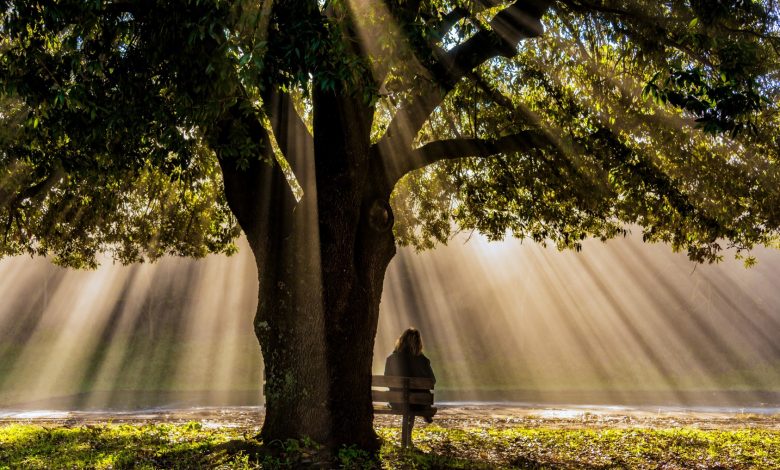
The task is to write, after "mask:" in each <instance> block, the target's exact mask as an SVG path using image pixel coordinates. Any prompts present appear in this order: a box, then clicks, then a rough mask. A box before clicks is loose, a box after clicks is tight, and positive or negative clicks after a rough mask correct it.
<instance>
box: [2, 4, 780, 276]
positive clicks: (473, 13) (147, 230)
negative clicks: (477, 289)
mask: <svg viewBox="0 0 780 470" xmlns="http://www.w3.org/2000/svg"><path fill="white" fill-rule="evenodd" d="M277 3H279V2H277ZM521 3H522V2H521ZM266 5H273V2H244V1H239V2H227V1H223V0H208V1H201V0H198V1H195V0H180V1H176V2H156V1H149V2H135V3H133V4H132V5H131V4H130V3H128V2H102V1H97V2H76V1H67V2H49V1H35V2H12V1H3V2H0V31H2V37H1V38H0V100H2V106H3V107H2V109H3V111H2V112H0V178H1V179H0V199H2V201H4V202H3V204H2V206H0V229H1V230H2V234H3V238H2V240H3V241H2V243H1V244H0V255H11V254H18V253H24V252H26V253H30V254H39V255H45V254H53V255H55V256H56V260H57V261H58V262H59V263H61V264H64V265H71V266H94V265H95V263H96V256H97V254H98V253H99V252H102V251H108V252H110V253H111V254H112V255H113V257H114V258H116V259H118V260H120V261H122V262H134V261H138V260H142V259H152V260H153V259H156V258H158V257H159V256H161V255H163V254H166V253H172V254H179V255H188V256H203V255H204V254H205V253H207V252H231V251H232V250H234V246H233V245H232V240H233V239H234V238H235V237H236V236H237V234H238V230H237V227H236V222H235V220H234V218H233V216H232V215H231V213H230V210H229V209H228V207H227V202H226V199H225V195H224V194H223V191H222V181H221V175H220V172H219V171H218V166H217V163H216V159H215V155H219V156H220V158H222V159H224V160H226V161H231V163H230V165H234V166H238V167H240V168H246V167H247V166H248V165H250V164H251V163H252V162H253V161H256V160H258V159H264V160H266V162H269V163H273V162H271V158H270V157H268V154H269V153H268V152H267V151H266V150H267V147H269V146H271V144H270V143H269V142H266V139H265V138H264V137H262V136H258V135H255V134H253V133H252V132H251V129H250V128H248V127H246V126H243V125H231V127H230V131H229V133H228V134H229V135H228V136H227V137H225V136H224V135H223V136H222V137H221V138H216V137H215V135H216V134H219V132H217V131H218V130H219V129H222V127H220V126H222V121H224V119H225V116H226V115H230V114H231V113H233V115H235V113H238V114H240V115H241V116H244V117H246V116H249V115H255V114H257V115H260V116H262V115H263V114H264V113H268V112H269V108H268V107H267V106H265V107H264V105H267V103H266V102H265V101H264V97H267V96H268V95H269V94H272V93H282V94H287V95H289V96H291V97H293V98H294V99H295V101H296V107H297V109H298V110H299V111H300V112H301V113H302V114H303V115H304V118H305V119H307V120H310V118H311V115H312V114H313V111H312V110H313V108H314V101H313V99H312V92H313V91H317V90H320V91H327V92H332V93H337V94H344V95H349V96H357V97H359V99H361V100H362V101H363V102H364V103H365V104H366V105H367V106H369V107H370V108H375V113H374V122H373V131H372V136H373V139H374V141H375V143H381V140H382V138H383V137H384V132H385V131H386V130H387V129H389V128H392V127H393V126H392V121H393V120H394V119H395V118H397V117H398V116H400V115H403V114H404V112H405V110H408V109H411V108H409V106H411V105H412V104H413V103H415V101H416V100H418V99H419V98H420V96H421V95H425V94H426V93H431V92H432V90H433V92H434V94H435V93H440V92H444V94H447V97H446V100H445V101H444V102H443V103H441V105H440V106H438V107H435V108H434V109H435V111H433V114H432V115H431V116H430V119H427V121H425V120H423V122H425V125H424V126H423V128H422V129H421V130H420V132H419V133H417V132H416V131H413V132H414V134H415V135H413V136H412V137H413V140H414V145H416V146H417V148H418V149H419V148H420V147H421V146H424V145H425V144H426V143H430V142H435V141H438V140H441V139H459V140H461V141H462V140H463V139H467V138H471V139H481V140H482V141H490V140H491V139H499V138H502V137H507V136H510V135H513V134H514V133H518V132H528V131H534V132H540V133H541V135H544V136H545V140H546V143H545V145H541V146H536V148H533V149H531V150H526V151H521V152H518V151H517V150H506V151H502V150H501V149H500V148H499V149H497V150H496V151H497V152H498V153H499V154H500V155H501V157H500V158H484V157H485V156H489V155H480V158H475V159H469V160H458V161H444V162H439V163H437V164H435V165H432V166H429V167H427V168H425V169H423V170H420V171H419V172H418V173H417V174H413V175H410V176H409V177H407V178H406V179H404V180H403V181H402V183H401V184H400V185H399V187H398V188H397V189H396V192H395V198H394V201H393V206H394V209H395V212H396V222H397V223H396V233H397V236H398V238H399V240H400V241H401V243H405V244H413V245H415V246H417V247H418V248H427V247H430V246H433V244H434V243H436V242H446V241H447V240H448V238H449V237H450V236H451V234H452V232H453V231H457V230H479V231H481V232H483V233H485V234H487V235H488V236H489V237H491V238H494V239H497V238H502V237H504V236H505V235H507V234H512V235H513V236H517V237H520V238H531V239H533V240H536V241H540V242H543V243H544V242H548V241H550V242H553V243H555V244H556V245H557V246H559V247H561V248H566V247H568V248H575V249H578V248H579V247H580V246H581V245H580V240H581V239H582V238H584V237H587V236H595V237H599V238H602V239H604V238H610V237H614V236H616V235H619V234H622V233H624V230H625V229H624V227H625V226H626V224H636V225H639V226H642V227H643V228H644V234H645V238H646V239H647V240H650V241H665V242H669V243H671V244H672V246H673V248H674V249H679V250H687V251H688V254H689V256H690V257H691V258H692V259H694V260H697V261H716V260H718V259H720V256H721V255H720V252H721V250H722V249H723V248H724V247H735V248H736V249H737V250H738V255H740V256H741V254H740V252H741V251H743V250H749V249H750V248H751V247H753V246H754V245H756V244H771V243H772V242H773V240H775V238H776V236H777V227H778V226H780V215H779V214H778V211H777V210H776V208H777V207H779V206H780V200H778V194H777V191H776V188H777V187H778V186H779V185H778V184H777V179H778V170H777V161H778V154H777V149H778V145H777V133H776V129H777V126H778V124H779V123H778V116H779V115H780V114H779V113H777V106H778V86H777V84H778V80H777V71H778V53H777V51H778V47H780V38H778V35H777V31H778V23H777V21H778V18H777V11H776V6H775V4H774V2H772V1H768V0H755V1H744V0H728V1H719V2H716V3H715V6H716V7H713V5H712V2H702V1H698V0H695V1H694V0H691V1H687V0H686V1H683V0H676V1H671V2H661V3H659V2H651V1H640V2H624V1H619V0H604V1H589V0H558V1H555V2H552V9H551V10H550V11H549V12H548V14H547V15H546V16H545V17H544V18H543V24H544V26H545V28H546V31H545V33H544V34H543V35H542V36H541V37H540V38H537V39H534V40H533V41H530V40H529V41H525V42H522V43H520V49H519V51H518V50H517V49H516V45H515V44H509V45H506V44H503V45H501V46H500V47H499V45H497V43H496V42H495V41H497V40H499V39H497V38H496V34H492V35H491V34H489V33H491V29H495V28H497V27H498V26H496V25H494V24H493V22H494V21H496V18H498V16H500V14H499V12H501V11H502V9H504V8H507V9H508V8H510V7H512V8H514V7H515V6H516V5H514V4H512V5H510V2H501V1H499V2H484V1H461V0H452V1H449V0H426V1H396V0H388V1H386V2H383V3H382V4H381V5H380V6H365V5H363V4H359V3H355V2H349V1H344V0H339V1H335V0H334V1H329V2H315V1H291V2H284V7H278V6H277V7H273V8H272V9H270V10H266ZM361 5H362V6H361ZM507 11H508V10H507ZM496 24H498V23H496ZM494 32H495V31H493V33H494ZM483 36H484V37H488V38H489V41H488V42H487V43H485V44H486V45H485V47H488V46H489V47H490V48H493V49H495V51H496V53H495V54H492V55H491V57H489V58H486V60H484V61H483V62H481V63H479V64H477V65H476V67H474V69H473V70H465V71H458V72H457V73H456V77H455V78H452V72H453V70H452V69H453V67H450V66H447V65H446V64H447V61H446V60H448V59H446V54H448V53H449V52H451V51H455V50H457V49H458V48H459V47H461V46H468V44H469V41H470V40H471V39H474V38H477V37H479V38H481V37H483ZM345 38H348V40H345ZM357 42H360V43H361V44H360V45H359V46H357V45H356V44H355V43H357ZM509 46H511V47H509ZM507 47H508V48H507ZM483 50H484V48H483ZM448 67H449V68H448ZM455 70H456V71H457V67H455ZM461 72H462V73H461ZM436 90H439V91H438V92H437V91H436ZM236 109H238V111H236ZM331 111H333V112H335V110H331ZM327 112H330V111H327ZM260 120H261V121H262V122H264V123H267V120H266V119H264V118H263V119H260ZM423 122H420V123H419V124H423ZM308 125H309V128H310V129H311V122H308ZM267 127H268V126H267ZM702 131H703V132H702ZM315 134H316V130H315ZM279 137H280V136H277V140H280V141H281V140H283V139H280V138H279ZM264 149H265V150H264ZM404 151H407V152H414V149H413V148H408V149H405V150H404ZM491 154H492V153H491ZM285 157H288V158H289V157H290V155H286V156H285ZM282 167H283V168H288V167H287V166H285V165H282ZM288 173H289V172H288ZM299 176H300V175H299ZM748 260H752V258H748Z"/></svg>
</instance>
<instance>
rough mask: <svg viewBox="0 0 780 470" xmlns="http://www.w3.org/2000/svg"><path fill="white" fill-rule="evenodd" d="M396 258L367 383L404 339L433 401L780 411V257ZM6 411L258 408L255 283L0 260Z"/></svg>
mask: <svg viewBox="0 0 780 470" xmlns="http://www.w3.org/2000/svg"><path fill="white" fill-rule="evenodd" d="M465 241H466V237H465V236H461V237H459V238H456V239H455V240H453V241H452V242H451V243H450V244H449V245H448V246H442V247H439V248H437V249H435V250H432V251H429V252H423V253H415V252H414V251H413V250H412V249H401V250H399V253H398V255H397V256H396V258H395V259H394V260H393V262H392V263H391V265H390V268H389V270H388V273H387V277H386V280H385V290H384V297H383V302H382V307H381V314H380V322H379V331H378V335H377V342H376V348H375V357H374V372H375V373H381V372H382V371H383V368H384V359H385V357H386V356H387V355H388V354H389V353H390V351H391V350H392V345H393V342H394V340H395V338H396V337H397V336H398V335H399V334H400V333H401V332H402V331H403V329H405V328H406V327H408V326H416V327H417V328H419V329H420V330H421V332H422V334H423V340H424V343H425V349H426V353H427V354H428V356H429V357H430V358H431V360H432V363H433V367H434V370H435V372H436V374H437V378H438V379H439V380H438V382H437V398H438V399H442V400H490V401H493V400H508V401H529V402H557V403H603V404H652V405H662V404H669V405H675V404H705V405H733V406H754V405H761V404H764V405H766V404H769V405H774V406H778V405H777V403H778V402H780V398H778V397H780V342H778V341H777V338H778V337H780V290H778V289H777V287H776V284H777V280H778V279H780V277H779V275H780V252H778V251H774V250H759V251H758V252H757V253H756V255H757V256H758V259H759V264H758V266H756V267H754V268H751V269H745V268H744V267H743V266H742V264H741V263H740V262H738V261H734V260H733V259H731V258H730V256H731V255H729V254H727V255H726V256H727V259H726V261H725V262H723V263H721V264H719V265H694V264H692V263H690V262H689V261H688V260H687V259H686V257H685V256H684V255H681V254H673V253H671V251H670V249H669V248H668V247H667V246H664V245H645V244H642V243H641V241H640V237H638V236H630V237H628V238H626V239H620V240H613V241H610V242H607V243H605V244H604V243H601V242H598V241H588V242H586V243H585V246H584V249H583V251H582V252H581V253H574V252H558V251H557V250H555V249H554V248H544V247H541V246H539V245H537V244H534V243H521V242H520V241H517V240H508V241H505V242H501V243H490V242H487V241H486V240H484V239H483V238H481V237H479V236H476V235H475V236H473V237H471V240H470V241H468V243H465ZM0 276H2V277H0V406H3V407H6V408H15V407H28V408H29V407H39V408H68V409H96V408H99V409H104V408H147V407H155V406H193V405H242V404H256V403H260V402H261V398H260V395H261V393H260V388H261V387H260V383H261V381H262V361H261V357H260V351H259V346H258V345H257V342H256V339H255V337H254V334H253V331H252V318H253V316H254V311H255V307H256V303H257V299H256V295H257V294H256V293H257V285H256V283H257V277H256V276H257V275H256V269H255V266H254V263H253V260H252V259H251V256H250V254H249V250H248V248H247V247H246V244H245V243H243V242H242V245H241V251H240V253H239V254H238V255H236V256H233V257H230V258H227V257H220V256H211V257H208V258H207V259H205V260H201V261H193V260H187V259H173V258H169V259H164V260H162V261H161V262H158V263H156V264H151V265H149V264H142V265H134V266H129V267H122V266H118V265H113V264H111V262H110V261H107V262H106V263H105V264H104V265H103V266H102V267H101V268H100V269H98V270H97V271H91V272H90V271H72V270H64V269H60V268H56V267H53V266H52V265H51V264H50V263H49V262H48V261H46V260H43V259H30V258H26V257H20V258H14V259H7V260H3V261H2V262H0Z"/></svg>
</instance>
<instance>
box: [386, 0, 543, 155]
mask: <svg viewBox="0 0 780 470" xmlns="http://www.w3.org/2000/svg"><path fill="white" fill-rule="evenodd" d="M549 3H550V2H549V1H548V0H530V1H523V0H518V1H516V2H515V3H513V4H512V5H510V6H509V7H507V8H505V9H503V10H501V11H500V12H499V13H498V14H497V15H496V16H495V17H494V18H493V19H492V20H491V21H490V26H491V28H492V29H490V30H481V31H479V32H477V33H476V34H474V35H473V36H472V37H471V38H469V39H468V40H467V41H466V42H464V43H462V44H460V45H458V46H455V47H453V48H452V49H451V50H450V51H444V50H443V49H441V48H438V49H437V50H436V51H435V55H436V56H437V64H435V66H434V67H432V69H431V73H432V75H433V77H434V80H435V81H436V83H435V84H433V85H430V86H428V88H427V89H425V90H420V92H419V94H418V95H417V98H416V99H415V100H413V101H412V102H411V103H409V104H408V105H406V106H404V107H403V108H401V109H400V110H398V112H397V113H396V115H395V117H394V118H393V120H392V121H391V123H390V126H389V127H388V129H387V132H386V133H385V135H384V136H383V137H382V139H381V141H380V142H379V146H380V148H382V147H385V148H387V147H390V148H392V149H393V150H395V152H390V153H398V151H399V150H401V149H403V148H409V147H410V146H411V143H412V141H413V140H414V138H415V136H416V135H417V133H418V132H419V130H420V128H421V127H422V125H423V124H424V123H425V121H427V120H428V117H429V116H430V115H431V113H432V112H433V111H434V110H435V109H436V108H437V107H438V106H439V105H440V104H441V102H442V101H443V100H444V98H445V97H446V96H447V93H449V92H450V91H451V90H452V89H453V88H455V85H456V84H457V83H458V81H460V79H462V78H463V77H464V76H466V75H467V74H468V73H469V72H470V71H471V70H473V69H474V68H476V67H477V66H479V65H481V64H483V63H485V62H486V61H488V60H490V59H492V58H494V57H499V56H502V57H513V56H514V55H516V54H517V44H518V43H519V42H520V41H521V40H523V39H527V38H532V37H537V36H539V35H541V34H542V32H543V30H544V28H543V26H542V23H541V21H540V18H541V16H542V15H543V14H544V12H545V11H546V9H547V7H548V5H549Z"/></svg>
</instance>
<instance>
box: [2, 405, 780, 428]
mask: <svg viewBox="0 0 780 470" xmlns="http://www.w3.org/2000/svg"><path fill="white" fill-rule="evenodd" d="M262 415H263V408H262V407H256V406H243V407H202V408H185V409H156V410H147V411H132V412H127V411H122V412H86V411H45V410H41V411H10V410H0V424H4V423H20V422H21V423H29V424H42V425H51V426H78V425H82V424H105V423H115V424H119V423H127V424H145V423H160V422H170V423H186V422H190V421H198V422H200V423H202V424H203V425H205V426H214V427H238V428H245V429H253V428H259V426H260V424H261V419H262ZM375 422H376V424H377V425H378V426H388V427H395V426H399V424H400V417H399V416H392V415H377V416H376V420H375ZM434 424H436V425H439V426H442V427H447V428H474V427H477V428H487V427H493V428H506V427H524V428H540V427H545V428H583V427H587V428H592V429H601V428H649V429H664V428H677V427H692V428H698V429H738V428H761V429H775V430H780V414H764V413H748V412H724V411H706V412H705V411H694V410H685V409H673V410H670V409H662V408H659V409H657V410H652V409H630V408H618V407H579V406H578V407H555V406H545V407H522V406H507V405H490V404H475V405H467V404H459V405H443V406H439V410H438V412H437V414H436V416H435V418H434ZM418 426H425V424H423V423H422V420H418Z"/></svg>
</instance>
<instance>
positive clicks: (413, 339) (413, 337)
mask: <svg viewBox="0 0 780 470" xmlns="http://www.w3.org/2000/svg"><path fill="white" fill-rule="evenodd" d="M422 349H423V344H422V337H421V336H420V332H419V331H417V329H415V328H409V329H408V330H406V331H404V332H403V333H401V336H399V337H398V339H397V340H396V341H395V349H393V351H394V352H398V353H407V354H411V355H412V356H419V355H420V354H422Z"/></svg>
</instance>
